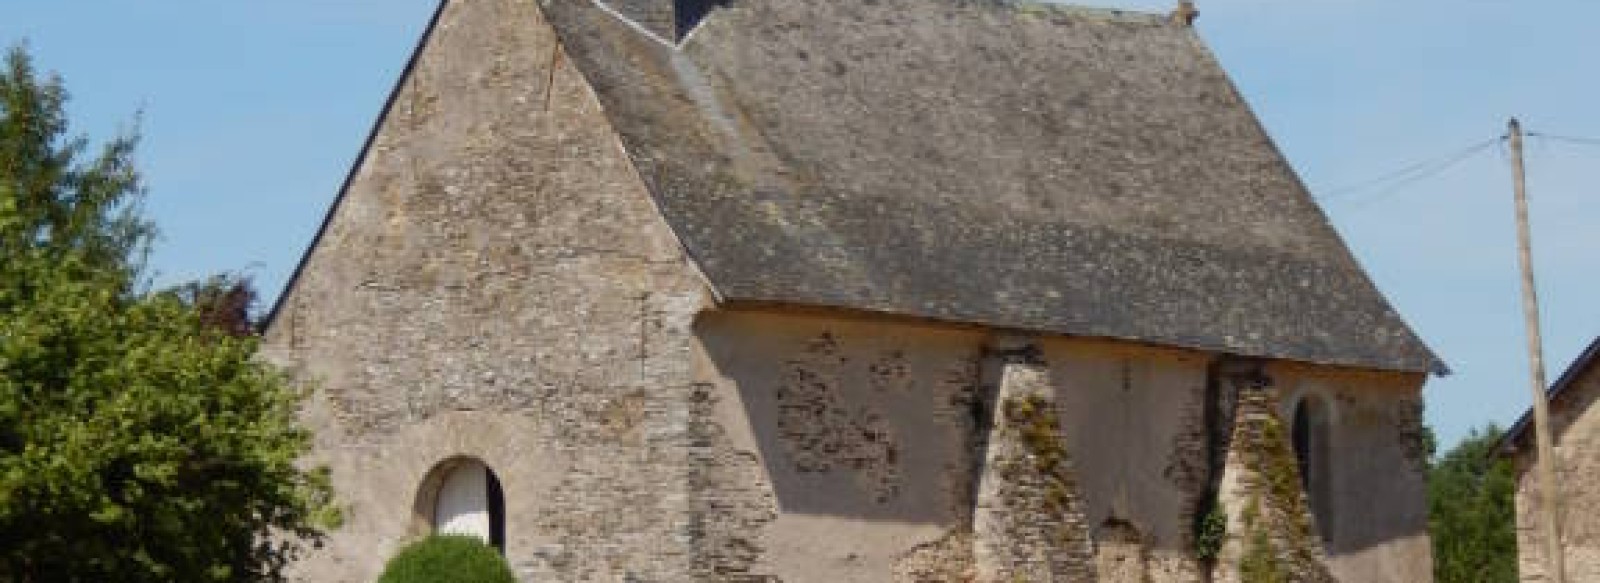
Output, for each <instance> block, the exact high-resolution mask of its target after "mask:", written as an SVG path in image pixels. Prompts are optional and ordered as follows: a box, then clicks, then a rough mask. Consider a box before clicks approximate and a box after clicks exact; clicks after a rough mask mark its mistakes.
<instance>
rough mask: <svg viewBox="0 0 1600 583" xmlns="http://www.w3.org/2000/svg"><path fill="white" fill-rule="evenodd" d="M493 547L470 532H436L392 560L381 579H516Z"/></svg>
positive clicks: (442, 582) (504, 582)
mask: <svg viewBox="0 0 1600 583" xmlns="http://www.w3.org/2000/svg"><path fill="white" fill-rule="evenodd" d="M516 580H517V579H516V577H515V576H513V575H512V574H511V566H510V565H507V564H506V560H505V559H504V558H502V557H501V556H500V553H499V551H496V550H495V549H494V547H491V546H489V545H487V544H484V543H483V541H482V540H481V539H479V538H478V537H475V536H470V535H458V534H447V535H434V536H430V537H428V538H425V539H423V540H421V541H418V542H415V543H412V544H411V545H410V546H407V547H406V548H404V549H402V550H401V551H400V554H398V555H395V556H394V558H393V559H390V560H389V564H388V565H387V566H386V567H384V570H383V576H382V577H379V578H378V583H515V582H516Z"/></svg>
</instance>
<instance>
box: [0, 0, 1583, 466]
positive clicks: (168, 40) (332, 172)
mask: <svg viewBox="0 0 1600 583" xmlns="http://www.w3.org/2000/svg"><path fill="white" fill-rule="evenodd" d="M1081 1H1082V2H1083V3H1088V4H1094V5H1101V6H1112V7H1120V8H1128V9H1136V10H1147V11H1166V10H1168V9H1170V8H1171V7H1172V5H1173V4H1175V0H1081ZM1198 4H1199V7H1200V10H1201V16H1200V20H1199V23H1198V26H1199V28H1200V30H1201V33H1202V35H1203V36H1204V37H1205V38H1206V40H1207V41H1208V43H1209V44H1210V45H1211V47H1212V50H1213V51H1215V52H1216V53H1217V56H1218V58H1219V59H1220V60H1221V62H1222V64H1223V65H1224V66H1225V67H1226V68H1227V69H1228V71H1229V72H1230V73H1231V74H1232V75H1233V77H1234V80H1235V82H1236V83H1237V84H1238V85H1239V87H1240V89H1241V91H1242V92H1243V93H1244V94H1245V96H1246V98H1247V99H1249V100H1250V102H1251V104H1252V105H1253V106H1254V107H1255V109H1256V112H1257V113H1258V114H1259V115H1260V117H1261V119H1262V122H1263V123H1264V124H1265V126H1266V127H1267V129H1268V131H1269V132H1270V133H1271V134H1272V136H1273V137H1274V139H1275V140H1277V142H1278V145H1279V146H1280V147H1281V148H1282V149H1283V151H1284V153H1285V154H1286V155H1288V157H1289V158H1290V160H1291V161H1292V162H1293V163H1294V165H1295V167H1296V168H1297V169H1298V170H1299V171H1300V173H1301V176H1302V177H1303V178H1304V179H1305V181H1306V183H1307V184H1308V185H1310V186H1311V188H1312V190H1313V192H1317V193H1319V194H1321V193H1332V192H1337V191H1338V190H1339V189H1341V188H1342V187H1346V186H1349V185H1352V184H1360V183H1362V182H1364V181H1367V180H1369V179H1372V178H1375V177H1378V176H1381V175H1384V174H1386V173H1390V172H1392V171H1395V170H1398V169H1401V168H1403V167H1406V166H1409V165H1412V164H1414V163H1417V162H1425V161H1430V160H1436V159H1440V158H1442V157H1448V155H1450V154H1452V153H1455V152H1458V151H1461V150H1463V149H1464V148H1466V147H1467V146H1469V145H1471V144H1474V143H1479V142H1482V141H1484V140H1489V139H1491V138H1493V137H1495V136H1496V135H1499V134H1500V133H1501V132H1503V131H1504V124H1505V121H1506V118H1507V117H1508V116H1511V115H1518V116H1520V117H1522V119H1523V120H1524V122H1525V124H1526V126H1527V127H1528V128H1529V129H1530V130H1533V131H1536V132H1543V133H1546V134H1554V135H1567V136H1578V137H1589V138H1597V137H1600V113H1597V111H1596V110H1595V105H1594V104H1595V103H1597V102H1600V101H1597V99H1596V97H1597V95H1596V94H1597V93H1600V76H1597V75H1596V74H1595V73H1596V70H1597V65H1596V61H1595V57H1596V55H1600V2H1594V1H1593V0H1540V1H1539V2H1536V3H1535V2H1529V1H1527V0H1404V1H1399V2H1397V1H1394V0H1200V1H1199V3H1198ZM1535 4H1537V9H1533V8H1530V6H1533V5H1535ZM433 5H434V2H433V0H275V1H272V2H216V1H214V0H156V1H146V2H137V3H136V2H126V1H121V0H75V1H71V2H65V1H61V0H8V1H7V2H6V5H5V6H4V8H0V43H5V44H10V43H14V42H17V41H19V40H22V39H26V40H27V41H28V43H29V46H30V48H31V50H32V52H33V54H34V56H35V58H36V60H37V61H38V64H39V66H40V67H41V68H44V69H48V70H54V71H57V72H59V73H61V74H62V75H63V76H64V77H65V79H66V82H67V86H68V88H69V89H70V90H71V92H72V95H73V101H72V102H71V104H70V109H71V112H72V116H73V119H74V121H75V123H77V127H78V129H79V130H80V131H85V132H87V133H89V134H90V135H91V136H94V137H104V136H107V135H110V134H112V133H114V132H116V131H117V130H118V128H120V127H127V126H128V125H129V123H130V122H131V121H132V120H133V119H134V116H135V113H137V112H140V111H142V112H143V118H142V119H143V121H142V129H143V134H144V143H143V148H142V149H141V155H140V159H141V166H142V168H143V169H144V171H145V174H146V179H147V182H148V186H149V198H148V200H147V210H148V212H149V214H150V215H151V216H152V217H153V218H154V219H155V220H156V221H157V223H158V224H159V226H160V228H161V230H162V239H161V241H160V242H159V244H158V247H157V249H156V252H155V255H154V257H153V267H154V268H155V269H156V270H157V272H158V273H157V277H158V281H160V282H175V281H181V280H185V279H189V278H195V277H199V276H203V275H205V274H209V273H215V272H219V271H230V270H231V271H245V272H248V273H250V274H253V275H254V276H255V277H256V279H257V281H258V283H259V284H260V287H261V289H262V290H263V291H264V292H265V293H266V294H267V295H268V296H269V298H268V299H270V298H271V297H273V296H276V294H277V291H278V290H279V289H280V288H281V287H282V285H283V282H284V280H285V278H286V277H287V275H288V273H289V272H290V271H291V270H293V268H294V265H295V262H296V261H297V260H298V258H299V256H300V253H301V252H302V251H303V250H304V248H305V246H306V245H307V244H308V243H309V242H310V239H311V236H312V234H313V233H314V232H315V230H316V227H317V224H318V222H319V221H320V220H321V217H322V215H323V212H324V211H325V210H326V208H327V205H328V204H329V203H330V202H331V201H332V200H333V197H334V194H335V191H336V190H337V188H338V186H339V183H340V182H341V181H342V179H343V177H344V175H345V173H346V172H347V171H348V169H349V166H350V164H351V162H352V161H353V158H354V157H355V155H356V153H357V151H358V150H359V148H360V146H361V143H362V141H363V140H364V139H365V137H366V134H367V132H368V129H369V128H370V126H371V124H372V121H373V119H374V117H375V116H376V115H377V114H378V110H379V108H380V107H381V106H382V104H383V101H384V98H385V97H386V95H387V94H388V91H389V89H390V87H391V86H392V84H393V83H394V81H395V78H396V76H397V75H398V74H399V71H400V68H401V66H402V65H403V64H404V63H405V60H406V58H407V56H408V55H409V51H410V50H411V47H412V46H413V44H414V43H415V42H416V38H417V36H418V35H419V34H420V33H421V29H422V27H423V25H424V24H425V23H426V21H427V18H428V16H429V14H430V13H431V11H432V9H433ZM1528 153H1529V169H1530V173H1531V174H1530V188H1531V196H1532V199H1533V203H1532V204H1533V224H1534V244H1535V247H1536V249H1535V253H1536V264H1537V267H1538V276H1539V278H1540V280H1539V284H1540V293H1541V294H1542V299H1543V300H1544V313H1545V316H1544V322H1545V326H1546V327H1545V336H1546V354H1547V360H1548V362H1549V369H1550V371H1549V374H1550V377H1551V379H1552V380H1553V379H1554V378H1555V377H1556V376H1558V375H1559V374H1560V372H1561V370H1562V369H1563V368H1564V367H1565V366H1566V364H1567V363H1568V362H1569V361H1570V360H1571V359H1572V358H1573V357H1574V356H1576V355H1577V353H1578V352H1580V351H1581V350H1582V349H1583V347H1584V346H1585V345H1587V343H1588V342H1589V340H1590V339H1592V338H1593V337H1594V336H1595V335H1596V334H1600V302H1597V301H1593V300H1591V299H1590V296H1591V295H1592V294H1593V293H1594V292H1595V290H1596V288H1597V284H1600V272H1597V270H1596V269H1595V268H1596V266H1597V261H1596V260H1595V257H1596V255H1595V253H1594V250H1596V249H1600V229H1597V228H1595V227H1594V225H1595V223H1596V220H1597V218H1600V196H1597V194H1600V193H1597V192H1596V191H1597V190H1600V180H1596V176H1595V175H1596V173H1597V172H1596V171H1597V170H1600V145H1582V144H1574V143H1569V142H1561V141H1556V140H1552V139H1533V140H1531V141H1530V143H1529V152H1528ZM1393 182H1394V181H1391V183H1385V184H1383V185H1380V186H1378V187H1374V188H1367V189H1364V190H1357V191H1354V192H1344V193H1342V194H1338V195H1337V196H1329V197H1328V198H1327V199H1326V200H1325V201H1324V202H1323V205H1324V208H1325V209H1326V211H1327V212H1328V214H1329V216H1330V217H1331V218H1332V219H1333V222H1334V223H1335V225H1336V226H1337V227H1338V228H1339V230H1340V232H1341V233H1342V234H1343V235H1344V237H1345V240H1346V242H1347V243H1348V244H1349V245H1350V246H1351V248H1352V249H1353V250H1354V251H1355V252H1356V254H1357V256H1358V257H1360V259H1361V261H1362V263H1363V264H1364V265H1365V266H1366V267H1367V268H1368V270H1369V271H1370V272H1371V274H1372V276H1373V278H1374V279H1375V280H1376V281H1377V284H1378V286H1379V287H1380V288H1382V289H1383V290H1384V292H1386V293H1387V294H1388V296H1389V297H1390V298H1391V300H1392V301H1393V302H1394V303H1395V304H1396V306H1397V307H1398V308H1399V309H1400V311H1401V312H1402V313H1403V314H1404V315H1405V316H1406V317H1407V319H1408V320H1409V321H1410V322H1411V323H1412V324H1413V326H1415V327H1416V328H1417V329H1418V330H1419V332H1420V333H1421V334H1422V336H1423V337H1424V338H1425V339H1427V340H1428V341H1429V343H1430V344H1431V345H1432V346H1433V347H1434V348H1435V349H1436V350H1438V351H1439V352H1440V353H1441V354H1442V355H1443V356H1444V357H1445V359H1446V360H1448V361H1449V363H1450V364H1451V366H1452V367H1453V368H1454V369H1455V374H1454V375H1453V376H1450V377H1448V378H1442V379H1433V380H1431V381H1430V382H1429V384H1428V389H1427V396H1428V419H1429V422H1430V423H1431V424H1432V425H1433V426H1434V427H1435V428H1436V429H1437V430H1438V431H1439V433H1440V437H1441V440H1442V441H1443V442H1444V443H1447V444H1448V443H1453V442H1454V441H1455V440H1457V439H1458V438H1459V437H1461V436H1462V435H1464V434H1465V432H1466V431H1467V429H1468V428H1469V427H1472V426H1476V425H1480V424H1482V423H1484V422H1487V421H1498V422H1500V423H1502V424H1506V423H1509V422H1511V421H1512V420H1514V419H1515V418H1516V416H1517V415H1519V414H1520V413H1521V412H1522V411H1523V410H1524V409H1525V408H1526V407H1527V403H1528V396H1527V391H1528V389H1527V380H1526V378H1527V377H1526V374H1527V373H1526V370H1527V369H1526V358H1525V355H1524V349H1523V344H1522V343H1523V339H1524V337H1523V332H1522V325H1521V319H1520V304H1519V303H1518V302H1519V299H1518V295H1517V294H1518V287H1517V285H1518V282H1517V279H1516V276H1517V272H1516V256H1515V247H1514V244H1515V232H1514V230H1513V223H1512V222H1511V221H1512V219H1511V208H1512V207H1511V198H1510V173H1509V171H1508V170H1507V162H1506V158H1505V155H1504V149H1503V148H1501V147H1490V148H1486V149H1484V150H1482V151H1480V152H1478V153H1477V154H1475V155H1473V156H1471V157H1469V158H1467V159H1464V160H1462V161H1461V163H1460V164H1458V165H1456V166H1454V167H1452V168H1450V169H1449V170H1448V171H1445V172H1442V173H1439V174H1437V175H1431V176H1428V177H1426V178H1425V179H1421V180H1414V181H1404V182H1400V183H1399V184H1393ZM1395 186H1398V188H1395Z"/></svg>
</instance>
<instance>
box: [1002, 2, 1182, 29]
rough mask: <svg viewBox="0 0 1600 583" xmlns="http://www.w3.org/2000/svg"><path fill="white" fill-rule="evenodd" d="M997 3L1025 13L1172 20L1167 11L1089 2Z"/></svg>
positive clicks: (1145, 20) (1162, 22)
mask: <svg viewBox="0 0 1600 583" xmlns="http://www.w3.org/2000/svg"><path fill="white" fill-rule="evenodd" d="M995 3H996V4H1000V5H1010V6H1012V7H1014V8H1017V9H1019V11H1021V12H1024V13H1026V12H1029V11H1036V10H1043V11H1047V12H1056V13H1061V14H1067V15H1073V16H1088V17H1097V18H1103V19H1107V20H1122V21H1128V22H1148V23H1151V24H1165V23H1167V22H1169V21H1170V20H1169V19H1170V16H1169V15H1167V14H1165V13H1157V12H1146V11H1143V10H1128V9H1123V8H1112V7H1109V6H1090V5H1087V4H1076V3H1069V2H1057V1H1055V0H996V2H995Z"/></svg>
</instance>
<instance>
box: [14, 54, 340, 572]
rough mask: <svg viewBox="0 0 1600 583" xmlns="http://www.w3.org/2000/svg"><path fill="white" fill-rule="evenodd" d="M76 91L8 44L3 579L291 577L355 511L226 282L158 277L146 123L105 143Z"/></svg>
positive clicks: (295, 394) (295, 397)
mask: <svg viewBox="0 0 1600 583" xmlns="http://www.w3.org/2000/svg"><path fill="white" fill-rule="evenodd" d="M65 101H66V92H65V91H64V90H63V88H62V84H61V81H60V80H59V78H56V77H54V76H49V77H43V78H41V76H39V75H38V74H36V72H35V71H34V69H33V66H32V63H31V62H30V59H29V57H28V55H27V54H26V53H25V51H24V50H23V49H21V48H14V49H12V50H11V51H9V53H8V54H7V55H6V57H5V62H4V64H3V67H0V581H18V582H31V581H261V580H280V579H281V570H282V567H283V566H284V564H285V562H286V561H287V560H289V559H290V558H291V557H292V555H293V553H294V551H295V550H296V549H297V548H300V547H301V546H302V545H303V544H304V543H305V542H307V541H308V540H311V541H314V540H316V539H317V538H318V537H319V536H320V534H319V533H320V529H321V528H322V527H324V526H326V525H328V524H331V522H332V521H335V520H337V516H336V513H335V512H334V511H333V506H332V502H331V494H330V491H329V488H328V484H327V477H326V475H325V474H324V473H323V472H322V471H306V470H303V469H301V468H300V467H299V466H297V465H296V460H297V459H299V458H300V456H301V455H302V454H303V453H304V452H305V451H306V449H307V447H308V444H309V436H308V435H307V434H306V433H305V432H304V431H303V430H302V429H300V428H298V427H297V426H296V424H295V418H294V413H295V409H296V406H297V400H298V398H299V394H298V392H297V391H295V390H293V389H292V388H291V387H290V385H289V384H288V383H287V382H286V380H285V378H284V377H283V376H282V375H280V374H279V373H278V372H276V371H275V370H273V369H272V368H270V367H269V366H267V365H265V364H263V363H262V362H260V361H259V360H257V359H256V358H255V357H254V354H255V349H256V339H255V338H254V336H253V335H252V334H248V333H245V334H239V333H238V332H239V328H238V327H237V326H232V325H231V324H228V322H229V320H228V318H227V317H226V316H219V314H225V313H227V312H229V310H230V309H232V308H229V307H227V305H228V304H227V301H228V300H227V296H228V294H227V293H226V292H227V289H229V286H230V285H232V284H230V283H228V280H216V281H214V282H212V283H208V284H200V285H197V286H187V287H184V288H180V289H177V290H164V291H155V292H150V291H146V290H145V289H143V288H144V287H145V286H143V285H141V284H140V283H139V282H140V278H141V277H142V275H141V273H142V262H143V258H144V257H145V254H146V250H147V249H148V245H149V243H150V239H151V236H152V233H153V229H152V228H151V225H150V224H149V223H148V222H146V221H145V220H143V219H142V218H141V217H140V216H139V212H138V211H139V206H138V203H139V201H140V197H141V196H142V193H143V190H142V187H141V185H140V181H139V174H138V172H137V170H136V168H135V166H134V162H133V153H134V149H135V144H136V141H137V140H136V138H135V137H134V136H133V135H125V136H121V137H118V138H116V139H113V140H111V141H110V142H108V143H106V144H104V145H103V146H102V147H100V148H98V151H97V152H95V153H94V154H93V155H92V156H89V155H88V154H87V152H89V144H88V141H87V140H86V139H85V138H83V137H78V136H72V135H70V134H69V133H68V123H67V119H66V116H65V113H64V111H63V105H64V103H65ZM246 289H247V288H246ZM204 290H213V291H204ZM216 290H221V291H220V292H219V291H216ZM202 292H204V293H202ZM211 298H217V299H215V300H213V299H211ZM238 299H239V298H237V297H236V298H234V301H237V300H238ZM244 300H245V301H248V297H245V298H244ZM234 311H235V312H236V311H237V310H234ZM230 326H231V327H230Z"/></svg>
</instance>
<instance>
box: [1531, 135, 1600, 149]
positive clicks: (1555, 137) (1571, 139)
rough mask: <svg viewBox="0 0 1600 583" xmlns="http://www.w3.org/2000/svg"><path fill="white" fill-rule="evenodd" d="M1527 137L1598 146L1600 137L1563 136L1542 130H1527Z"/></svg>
mask: <svg viewBox="0 0 1600 583" xmlns="http://www.w3.org/2000/svg"><path fill="white" fill-rule="evenodd" d="M1528 137H1531V138H1540V139H1544V140H1553V141H1557V142H1566V143H1569V144H1579V145H1583V146H1594V147H1597V148H1600V139H1596V138H1581V137H1577V136H1563V135H1557V134H1546V133H1543V132H1528Z"/></svg>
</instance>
